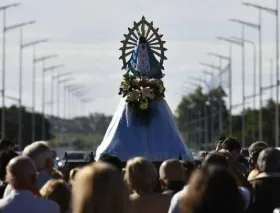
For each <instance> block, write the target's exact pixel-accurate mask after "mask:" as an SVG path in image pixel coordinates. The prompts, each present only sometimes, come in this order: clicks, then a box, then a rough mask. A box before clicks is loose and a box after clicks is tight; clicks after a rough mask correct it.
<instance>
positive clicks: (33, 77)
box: [22, 39, 49, 141]
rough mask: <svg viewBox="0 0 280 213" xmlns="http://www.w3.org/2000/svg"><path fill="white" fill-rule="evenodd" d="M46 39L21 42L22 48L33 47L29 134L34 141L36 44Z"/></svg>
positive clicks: (44, 41) (46, 40)
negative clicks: (30, 128)
mask: <svg viewBox="0 0 280 213" xmlns="http://www.w3.org/2000/svg"><path fill="white" fill-rule="evenodd" d="M48 41H49V40H48V39H42V40H36V41H33V42H30V43H25V44H22V49H24V48H28V47H33V54H32V57H33V60H32V65H33V69H32V123H31V126H32V130H31V134H32V141H35V138H36V135H35V132H36V131H35V89H36V88H35V79H36V62H35V59H36V45H38V44H42V43H46V42H48Z"/></svg>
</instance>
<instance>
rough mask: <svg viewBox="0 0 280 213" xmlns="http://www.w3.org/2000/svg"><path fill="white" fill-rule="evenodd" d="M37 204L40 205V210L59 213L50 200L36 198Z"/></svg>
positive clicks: (57, 207) (54, 203)
mask: <svg viewBox="0 0 280 213" xmlns="http://www.w3.org/2000/svg"><path fill="white" fill-rule="evenodd" d="M36 199H37V201H38V202H40V205H41V206H42V208H46V209H48V210H51V212H54V213H56V212H59V205H58V204H57V203H56V202H54V201H52V200H47V199H42V198H36Z"/></svg>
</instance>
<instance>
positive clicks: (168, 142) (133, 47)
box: [96, 17, 193, 162]
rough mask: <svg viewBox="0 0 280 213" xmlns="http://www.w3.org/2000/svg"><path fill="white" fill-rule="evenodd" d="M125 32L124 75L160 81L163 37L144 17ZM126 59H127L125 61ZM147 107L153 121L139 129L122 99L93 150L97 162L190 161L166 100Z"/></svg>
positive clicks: (189, 154) (125, 101)
mask: <svg viewBox="0 0 280 213" xmlns="http://www.w3.org/2000/svg"><path fill="white" fill-rule="evenodd" d="M145 27H147V30H145ZM128 29H129V34H127V35H125V38H126V40H124V41H122V43H123V45H124V46H123V47H122V48H121V50H122V56H121V57H120V59H122V60H123V65H124V66H123V69H126V75H131V76H138V77H139V79H142V78H147V79H161V78H163V76H164V75H163V73H162V70H163V69H164V68H163V61H164V60H165V59H166V57H165V55H164V51H165V50H166V49H165V48H164V47H163V44H164V43H165V42H164V41H162V40H161V37H162V35H158V33H157V32H158V29H154V28H153V23H152V22H151V23H149V22H147V21H146V20H145V18H144V17H143V18H142V20H141V21H140V22H139V23H134V27H133V28H132V29H130V28H128ZM140 31H141V32H140ZM150 33H151V34H150ZM156 56H157V57H158V59H157V58H156ZM126 57H130V58H129V60H128V61H126ZM149 107H150V110H153V112H154V113H153V116H152V120H151V121H150V122H149V124H148V125H141V123H139V121H138V120H137V119H136V118H135V117H134V116H133V115H132V114H131V113H130V110H129V106H128V103H127V100H126V98H125V97H123V98H122V99H121V101H120V104H119V106H118V107H117V110H116V112H115V114H114V116H113V119H112V121H111V123H110V125H109V127H108V129H107V132H106V134H105V136H104V138H103V141H102V143H101V144H100V145H99V147H98V148H97V150H96V160H98V159H99V158H100V156H102V155H104V154H111V155H116V156H118V157H119V158H120V159H121V160H122V161H124V162H125V161H127V160H129V159H130V158H132V157H136V156H141V157H145V158H147V159H148V160H150V161H154V162H162V161H164V160H166V159H172V158H173V159H174V158H175V159H178V158H179V157H180V158H181V159H184V160H193V156H192V154H191V152H190V151H189V149H188V147H187V145H186V143H185V142H184V140H183V138H182V136H181V134H180V132H179V130H178V128H177V125H176V123H175V120H174V116H173V114H172V112H171V110H170V108H169V106H168V104H167V102H166V101H165V99H164V98H161V99H158V100H154V101H151V102H150V106H149Z"/></svg>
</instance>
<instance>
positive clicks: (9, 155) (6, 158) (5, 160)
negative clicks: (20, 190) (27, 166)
mask: <svg viewBox="0 0 280 213" xmlns="http://www.w3.org/2000/svg"><path fill="white" fill-rule="evenodd" d="M17 156H18V154H17V153H15V152H13V151H8V152H5V153H3V155H2V156H1V158H0V165H1V167H0V179H1V180H2V181H6V167H7V165H8V164H9V162H10V161H11V160H12V159H13V158H15V157H17Z"/></svg>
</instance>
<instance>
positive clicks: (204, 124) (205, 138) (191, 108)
mask: <svg viewBox="0 0 280 213" xmlns="http://www.w3.org/2000/svg"><path fill="white" fill-rule="evenodd" d="M226 98H227V95H226V93H225V91H224V90H223V89H222V88H216V89H212V90H210V91H209V92H207V93H204V92H203V90H202V88H197V89H196V90H195V91H194V92H193V93H189V94H188V95H185V96H183V97H182V99H181V102H180V104H179V105H178V107H177V110H176V119H177V122H178V126H179V129H180V131H181V132H182V134H183V137H184V139H185V141H186V142H187V144H188V145H189V146H191V147H196V148H199V149H202V148H203V149H205V148H208V149H210V148H213V145H214V144H215V142H217V140H218V139H219V138H220V137H221V136H228V135H229V120H230V119H229V116H230V114H229V109H228V107H227V106H226V103H225V99H226ZM220 106H221V109H222V110H221V112H222V116H221V117H222V132H220V128H219V121H220V119H219V118H220V113H219V112H220V110H219V109H220ZM275 107H276V103H275V102H274V101H273V100H268V101H267V103H266V104H265V105H264V107H263V108H262V109H261V110H262V114H263V116H262V117H263V121H262V124H263V125H262V129H263V140H265V141H266V142H267V143H268V144H269V145H271V146H274V145H275ZM244 115H245V146H249V145H250V144H251V143H252V142H254V141H256V140H258V138H259V126H258V115H259V109H258V110H252V109H251V108H246V110H245V112H244ZM231 119H232V136H233V137H236V138H238V139H239V140H240V142H241V140H242V114H241V113H240V114H238V115H232V116H231ZM279 131H280V130H279ZM198 146H199V147H198ZM209 146H210V147H209Z"/></svg>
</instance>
